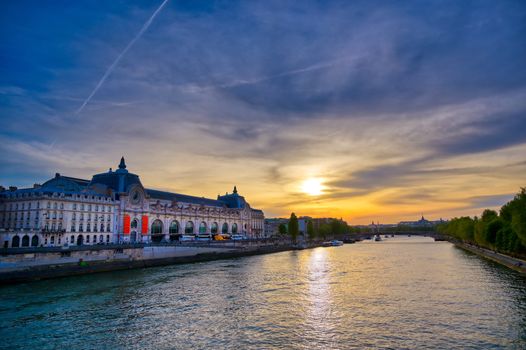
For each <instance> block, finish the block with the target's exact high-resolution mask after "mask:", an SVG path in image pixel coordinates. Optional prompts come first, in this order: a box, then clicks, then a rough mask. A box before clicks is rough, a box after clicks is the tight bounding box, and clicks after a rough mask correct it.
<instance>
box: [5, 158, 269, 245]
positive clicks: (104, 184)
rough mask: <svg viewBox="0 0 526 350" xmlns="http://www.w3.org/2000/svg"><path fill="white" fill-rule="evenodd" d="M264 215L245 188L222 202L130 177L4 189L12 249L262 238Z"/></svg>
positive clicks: (109, 175) (59, 178)
mask: <svg viewBox="0 0 526 350" xmlns="http://www.w3.org/2000/svg"><path fill="white" fill-rule="evenodd" d="M263 230H264V214H263V212H262V211H261V210H259V209H253V208H251V207H250V205H249V204H248V202H247V201H246V200H245V198H244V197H243V196H241V195H239V194H238V192H237V188H236V187H235V186H234V191H233V193H231V194H228V193H227V194H225V195H223V196H218V197H217V199H209V198H204V197H194V196H188V195H184V194H179V193H172V192H165V191H158V190H153V189H147V188H144V186H143V185H142V183H141V181H140V179H139V176H138V175H135V174H132V173H129V172H128V170H126V164H125V162H124V158H122V159H121V162H120V164H119V168H118V170H116V171H112V170H111V169H110V170H109V171H108V172H105V173H101V174H96V175H93V177H92V178H91V180H85V179H78V178H73V177H69V176H63V175H60V174H58V173H57V174H56V175H55V177H54V178H52V179H50V180H48V181H46V182H45V183H44V184H42V185H34V186H33V187H32V188H24V189H18V188H16V187H10V188H9V189H5V188H1V189H0V241H1V242H2V244H3V247H5V248H8V247H9V248H11V247H30V246H32V247H37V246H63V245H85V244H87V245H90V244H105V243H122V242H130V243H133V242H160V241H174V240H177V239H179V237H180V236H181V235H182V234H188V235H198V234H204V235H207V234H208V235H213V234H217V233H223V234H243V235H246V236H248V237H261V236H263Z"/></svg>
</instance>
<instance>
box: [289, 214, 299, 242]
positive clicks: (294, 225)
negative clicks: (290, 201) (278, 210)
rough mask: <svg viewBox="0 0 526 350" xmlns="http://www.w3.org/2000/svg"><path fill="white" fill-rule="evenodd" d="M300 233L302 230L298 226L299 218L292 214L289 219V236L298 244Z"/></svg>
mask: <svg viewBox="0 0 526 350" xmlns="http://www.w3.org/2000/svg"><path fill="white" fill-rule="evenodd" d="M299 233H300V228H299V224H298V218H297V217H296V214H294V213H292V214H290V219H289V234H290V237H291V238H292V241H293V242H296V239H297V238H298V235H299Z"/></svg>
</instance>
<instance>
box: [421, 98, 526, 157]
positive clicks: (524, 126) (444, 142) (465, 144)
mask: <svg viewBox="0 0 526 350" xmlns="http://www.w3.org/2000/svg"><path fill="white" fill-rule="evenodd" d="M522 143H526V108H525V109H524V110H521V111H519V112H514V113H506V114H503V113H498V114H495V115H491V116H490V117H489V118H487V119H484V120H475V121H469V122H465V123H460V125H457V126H456V129H455V130H454V131H452V133H451V134H444V135H442V138H439V139H437V140H436V141H434V142H432V143H430V145H431V146H432V147H435V148H436V149H437V151H438V152H439V153H440V154H446V155H449V154H466V153H480V152H486V151H492V150H496V149H500V148H504V147H509V146H513V145H517V144H522Z"/></svg>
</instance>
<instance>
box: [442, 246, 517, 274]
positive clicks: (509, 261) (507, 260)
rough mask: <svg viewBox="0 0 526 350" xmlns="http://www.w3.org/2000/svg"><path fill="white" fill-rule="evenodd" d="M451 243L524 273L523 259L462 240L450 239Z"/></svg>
mask: <svg viewBox="0 0 526 350" xmlns="http://www.w3.org/2000/svg"><path fill="white" fill-rule="evenodd" d="M451 243H453V244H454V245H455V246H456V247H459V248H461V249H464V250H466V251H469V252H471V253H473V254H477V255H479V256H481V257H483V258H486V259H489V260H492V261H494V262H496V263H499V264H501V265H504V266H506V267H508V268H510V269H513V270H515V271H518V272H521V273H526V261H524V260H521V259H517V258H514V257H511V256H508V255H504V254H500V253H496V252H494V251H492V250H489V249H485V248H481V247H477V246H474V245H471V244H467V243H463V242H458V241H451Z"/></svg>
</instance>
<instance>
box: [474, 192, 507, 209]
mask: <svg viewBox="0 0 526 350" xmlns="http://www.w3.org/2000/svg"><path fill="white" fill-rule="evenodd" d="M514 196H515V194H514V193H507V194H497V195H489V196H477V197H471V198H469V199H468V201H469V202H470V206H471V207H472V208H477V209H481V208H484V209H485V208H495V207H501V206H503V205H504V204H506V203H507V202H509V201H511V200H512V199H513V197H514Z"/></svg>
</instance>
